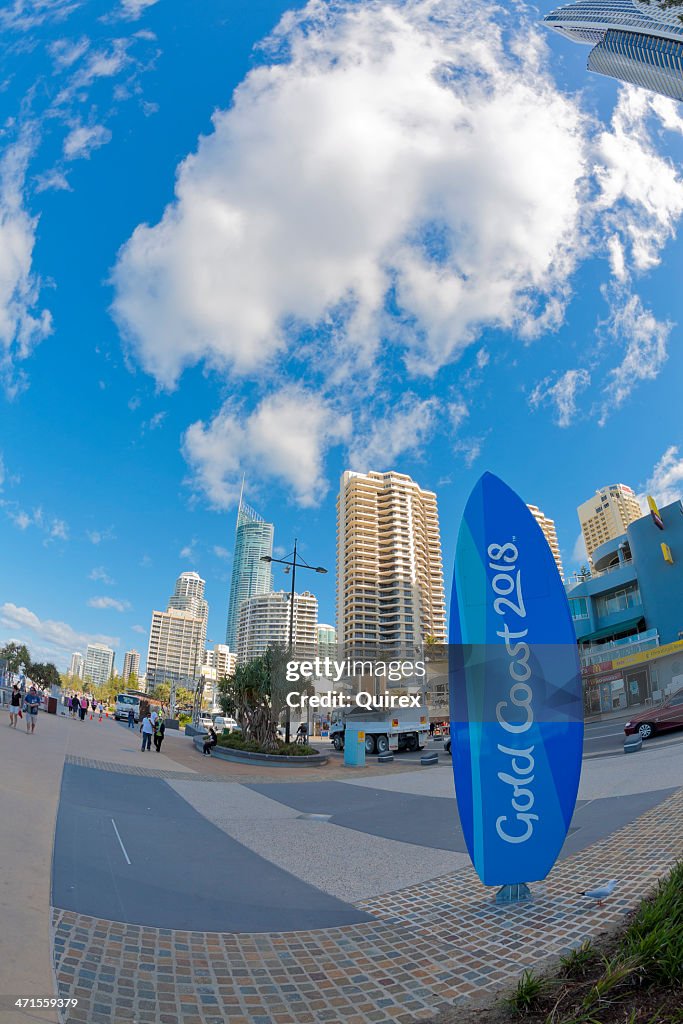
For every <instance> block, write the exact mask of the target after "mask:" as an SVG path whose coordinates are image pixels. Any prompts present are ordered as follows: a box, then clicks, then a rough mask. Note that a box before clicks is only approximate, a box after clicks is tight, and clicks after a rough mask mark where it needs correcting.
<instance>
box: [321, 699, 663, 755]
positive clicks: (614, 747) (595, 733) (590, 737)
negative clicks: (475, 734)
mask: <svg viewBox="0 0 683 1024" xmlns="http://www.w3.org/2000/svg"><path fill="white" fill-rule="evenodd" d="M637 710H638V711H639V710H640V709H637ZM634 713H635V711H634ZM626 722H628V715H626V714H624V715H623V717H622V716H620V717H619V718H612V719H607V720H606V721H603V722H588V723H587V724H586V726H585V727H584V739H583V756H584V757H604V756H607V755H610V754H621V753H623V750H624V740H625V738H626V737H625V735H624V725H625V724H626ZM647 742H648V744H651V745H652V746H653V747H655V746H660V745H662V744H667V745H668V744H670V743H681V742H683V729H679V730H677V731H674V732H667V733H663V734H662V735H661V736H653V737H652V739H650V740H648V741H647ZM312 743H313V746H315V747H317V748H318V749H319V750H320V751H322V752H323V753H325V754H329V755H330V757H331V758H333V759H336V760H338V761H339V763H340V764H342V763H343V760H344V754H343V753H337V751H336V750H334V748H333V747H332V744H331V743H330V744H329V745H328V742H327V740H319V739H313V740H312ZM432 751H435V752H436V753H437V754H440V758H439V760H440V762H441V763H448V762H450V757H449V756H448V754H444V753H443V741H438V740H430V741H429V743H428V744H427V746H426V748H425V750H422V751H415V752H414V753H409V752H408V751H402V752H401V753H400V754H395V755H394V756H395V758H396V761H397V762H398V761H400V763H401V764H403V763H405V762H408V763H410V762H413V763H415V764H419V763H420V757H421V756H422V754H424V753H431V752H432ZM374 760H375V755H369V756H368V757H367V759H366V763H367V764H372V763H373V762H374Z"/></svg>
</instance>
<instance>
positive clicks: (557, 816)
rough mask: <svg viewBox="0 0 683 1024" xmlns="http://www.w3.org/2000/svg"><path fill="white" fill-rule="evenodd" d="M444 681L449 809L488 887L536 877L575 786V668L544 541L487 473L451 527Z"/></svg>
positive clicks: (563, 830)
mask: <svg viewBox="0 0 683 1024" xmlns="http://www.w3.org/2000/svg"><path fill="white" fill-rule="evenodd" d="M449 689H450V714H451V752H452V757H453V773H454V778H455V789H456V796H457V800H458V811H459V815H460V822H461V826H462V830H463V834H464V837H465V842H466V844H467V849H468V851H469V855H470V858H471V860H472V863H473V865H474V868H475V870H476V872H477V874H478V875H479V877H480V879H481V880H482V882H483V883H484V884H485V885H507V884H514V883H523V882H533V881H538V880H540V879H543V878H545V877H546V875H547V874H548V872H549V871H550V869H551V868H552V866H553V864H554V863H555V861H556V859H557V856H558V854H559V852H560V849H561V847H562V844H563V843H564V840H565V838H566V835H567V832H568V830H569V824H570V822H571V818H572V814H573V812H574V806H575V804H576V795H577V792H578V787H579V779H580V775H581V757H582V751H583V696H582V684H581V668H580V664H579V658H578V649H577V643H576V634H575V632H574V626H573V624H572V618H571V613H570V610H569V603H568V601H567V597H566V594H565V590H564V586H563V583H562V580H561V578H560V574H559V572H558V570H557V566H556V564H555V560H554V558H553V555H552V552H551V550H550V547H549V545H548V541H547V540H546V538H545V536H544V534H543V532H542V531H541V528H540V526H539V525H538V523H537V522H536V520H535V519H534V517H533V515H532V514H531V512H530V511H529V509H528V508H527V506H526V505H525V504H524V502H523V501H522V499H521V498H520V497H519V496H518V495H517V494H515V492H514V491H513V490H511V488H510V487H508V486H507V484H505V483H504V482H503V481H502V480H501V479H499V477H497V476H494V475H493V474H492V473H485V474H484V475H483V476H482V477H481V478H480V480H478V482H477V483H476V485H475V487H474V489H473V491H472V493H471V495H470V497H469V499H468V502H467V505H466V507H465V512H464V514H463V519H462V523H461V525H460V532H459V534H458V542H457V548H456V556H455V571H454V574H453V589H452V594H451V609H450V644H449Z"/></svg>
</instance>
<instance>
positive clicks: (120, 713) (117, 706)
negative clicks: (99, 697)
mask: <svg viewBox="0 0 683 1024" xmlns="http://www.w3.org/2000/svg"><path fill="white" fill-rule="evenodd" d="M131 708H132V709H133V714H134V715H135V721H136V722H139V721H140V698H139V697H134V696H133V695H132V694H131V693H117V694H116V700H115V702H114V718H115V719H116V721H117V722H118V721H120V720H121V719H124V720H125V719H126V718H128V712H129V711H130V710H131Z"/></svg>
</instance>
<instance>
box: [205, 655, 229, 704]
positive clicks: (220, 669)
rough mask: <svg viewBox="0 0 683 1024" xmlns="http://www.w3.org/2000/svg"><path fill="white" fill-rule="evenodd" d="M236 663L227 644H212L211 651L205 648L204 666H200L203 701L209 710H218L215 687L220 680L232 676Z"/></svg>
mask: <svg viewBox="0 0 683 1024" xmlns="http://www.w3.org/2000/svg"><path fill="white" fill-rule="evenodd" d="M236 661H237V659H236V656H235V655H234V654H233V653H232V651H231V650H230V648H229V647H228V645H227V644H214V646H213V649H210V648H207V649H206V651H205V652H204V664H203V665H202V679H203V681H204V700H205V701H207V702H208V704H209V706H210V707H211V708H214V709H216V710H217V709H218V704H217V699H218V691H217V685H218V683H219V682H220V681H221V679H224V678H225V677H226V676H227V677H229V676H231V675H233V673H234V671H235V664H236Z"/></svg>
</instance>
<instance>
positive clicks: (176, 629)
mask: <svg viewBox="0 0 683 1024" xmlns="http://www.w3.org/2000/svg"><path fill="white" fill-rule="evenodd" d="M205 638H206V620H205V619H204V618H196V617H195V616H194V615H193V614H192V612H186V611H182V610H181V609H179V608H169V609H168V610H167V611H165V612H160V611H154V612H152V625H151V628H150V631H149V647H148V649H147V683H148V686H149V688H150V690H153V689H154V687H155V686H158V684H159V683H176V684H177V685H179V686H185V687H187V688H188V689H193V688H194V687H195V685H196V682H197V679H198V677H199V671H200V668H201V662H202V652H203V650H204V641H205Z"/></svg>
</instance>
